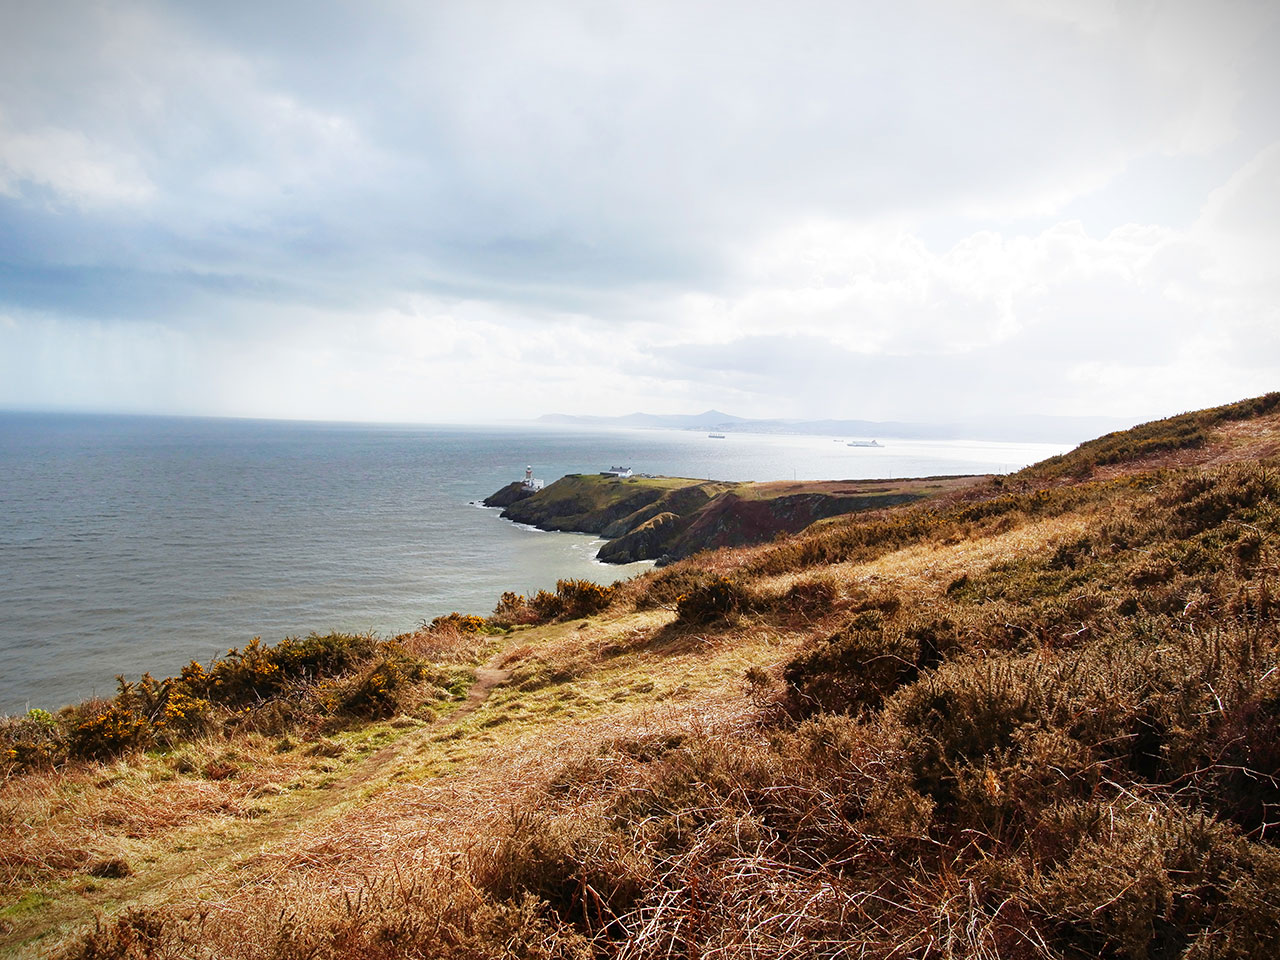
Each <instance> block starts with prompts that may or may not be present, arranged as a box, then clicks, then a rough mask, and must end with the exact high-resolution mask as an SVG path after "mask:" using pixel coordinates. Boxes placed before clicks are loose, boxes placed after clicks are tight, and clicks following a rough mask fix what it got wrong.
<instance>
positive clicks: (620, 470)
mask: <svg viewBox="0 0 1280 960" xmlns="http://www.w3.org/2000/svg"><path fill="white" fill-rule="evenodd" d="M600 474H601V476H605V477H622V478H623V479H625V478H627V477H629V476H631V468H630V467H610V468H609V469H608V470H601V471H600Z"/></svg>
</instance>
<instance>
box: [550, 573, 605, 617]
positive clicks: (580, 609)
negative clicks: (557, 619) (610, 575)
mask: <svg viewBox="0 0 1280 960" xmlns="http://www.w3.org/2000/svg"><path fill="white" fill-rule="evenodd" d="M613 590H614V588H613V587H611V586H610V587H602V586H600V584H598V583H593V582H592V581H590V580H557V581H556V596H557V597H558V598H559V600H560V616H562V617H564V618H565V619H569V620H572V619H575V618H577V617H589V616H591V615H592V614H593V613H599V612H600V611H601V610H603V609H604V608H605V607H607V606H609V603H610V602H611V601H612V600H613Z"/></svg>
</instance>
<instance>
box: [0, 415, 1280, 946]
mask: <svg viewBox="0 0 1280 960" xmlns="http://www.w3.org/2000/svg"><path fill="white" fill-rule="evenodd" d="M1275 419H1276V418H1275V417H1270V418H1268V420H1267V421H1266V423H1265V424H1263V427H1260V428H1259V427H1257V425H1256V424H1255V425H1254V427H1251V428H1250V431H1253V432H1250V431H1247V430H1245V429H1244V428H1243V427H1242V426H1241V423H1252V422H1251V421H1242V422H1239V423H1230V424H1228V425H1227V427H1226V428H1225V429H1226V430H1228V431H1231V430H1235V431H1236V433H1237V434H1239V436H1236V440H1238V441H1239V442H1240V443H1242V444H1246V445H1247V449H1250V450H1256V449H1261V447H1260V446H1259V445H1260V444H1262V445H1265V444H1266V443H1269V442H1272V440H1269V439H1268V437H1269V436H1272V435H1271V434H1270V433H1269V431H1271V430H1272V429H1276V430H1280V422H1277V423H1275V424H1271V421H1272V420H1275ZM1232 436H1235V434H1232ZM1202 449H1203V448H1202ZM1054 483H1055V484H1057V481H1056V480H1055V481H1054ZM1024 486H1025V484H1024ZM1277 488H1278V484H1277V481H1276V479H1275V473H1274V467H1271V468H1267V469H1256V468H1252V467H1248V466H1245V467H1235V466H1232V467H1229V468H1224V469H1221V470H1214V471H1210V472H1207V473H1206V472H1189V471H1183V472H1180V473H1179V472H1175V473H1168V474H1158V475H1149V476H1145V477H1143V478H1142V479H1141V480H1140V481H1130V480H1129V479H1121V480H1118V481H1116V482H1111V483H1093V484H1085V485H1076V486H1072V485H1069V484H1064V485H1055V486H1054V487H1053V488H1052V490H1050V491H1049V492H1047V493H1043V494H1042V493H1037V492H1036V491H1035V490H1033V489H1030V488H1027V489H1023V488H1022V487H1019V488H1018V489H1017V490H1016V491H1013V492H1011V491H1010V490H1007V489H1004V488H1002V486H1001V485H999V484H994V483H993V484H992V485H991V486H990V488H989V489H987V490H986V494H985V496H987V497H988V499H986V500H984V499H982V498H981V497H979V496H977V495H975V494H974V492H973V491H972V490H971V491H968V492H966V493H964V494H956V496H955V497H954V498H953V499H952V500H951V501H949V502H947V503H945V504H938V503H935V504H932V505H930V506H929V507H927V508H924V509H923V510H922V511H921V512H918V513H913V514H910V515H908V514H907V513H905V512H904V513H903V514H902V515H901V516H900V517H899V519H897V520H895V519H894V518H893V517H890V516H888V515H881V516H875V517H863V518H859V519H858V520H855V521H839V522H836V523H832V524H827V525H823V526H822V527H821V528H819V529H816V530H813V531H811V532H809V533H808V534H803V535H801V536H800V537H797V538H791V539H789V540H787V541H783V542H780V543H778V544H772V545H767V546H762V547H758V548H752V549H748V550H738V551H719V552H716V553H713V554H709V555H706V556H704V557H700V558H698V559H697V560H696V561H695V562H692V563H691V562H689V561H685V562H683V563H681V564H676V565H673V566H672V567H670V568H667V569H666V570H663V571H660V572H658V573H657V574H655V575H652V576H650V577H647V578H643V579H641V580H637V581H633V582H631V583H628V584H624V585H622V586H621V587H620V588H619V589H618V590H617V591H615V600H614V604H613V606H612V607H611V608H610V610H609V611H607V612H606V613H604V614H603V615H600V616H596V617H593V618H591V619H589V620H586V621H571V622H560V623H554V624H549V625H543V626H538V627H534V628H531V629H519V630H516V631H514V632H512V633H510V634H508V635H505V636H503V637H499V638H488V637H483V636H476V635H471V634H469V635H466V636H463V635H452V634H450V635H448V636H446V635H444V633H445V632H444V631H435V632H431V631H423V632H420V633H419V634H416V635H412V636H410V637H407V638H402V642H404V644H405V646H407V647H409V648H410V652H411V653H414V654H416V655H419V656H428V657H430V658H432V659H434V660H436V661H448V662H452V663H455V664H462V663H475V662H478V660H479V659H482V658H487V661H488V667H487V668H486V669H487V670H492V671H495V672H494V673H491V674H490V673H486V674H485V676H486V677H488V678H489V680H491V681H493V682H495V683H497V685H495V686H492V687H489V686H488V683H487V682H486V683H485V684H483V685H481V686H479V687H477V688H476V691H477V692H476V695H475V696H474V697H472V698H471V700H470V701H468V702H467V703H466V704H464V705H462V706H461V707H459V706H458V704H457V702H456V701H454V702H453V703H452V708H453V710H454V712H453V713H452V714H447V715H442V716H440V717H439V718H437V719H435V720H434V722H427V720H426V719H425V718H420V719H415V718H401V719H400V720H398V721H393V722H389V723H375V724H371V725H369V726H368V727H365V728H362V729H353V730H349V731H347V732H345V733H342V734H334V739H335V740H340V741H342V743H343V746H341V747H339V748H337V749H338V750H340V751H343V755H342V756H339V757H325V756H323V754H324V753H327V752H332V751H330V750H328V749H327V748H326V749H320V750H312V751H311V753H310V755H309V754H308V752H307V751H308V749H309V747H308V745H304V744H294V745H293V746H292V747H291V748H290V749H288V750H286V751H285V752H284V753H283V754H281V755H279V756H276V757H271V756H265V755H263V756H262V757H261V763H262V765H263V772H261V773H255V774H254V775H255V776H259V777H260V779H262V781H263V790H265V791H266V792H265V793H264V792H259V793H258V794H257V795H253V794H251V793H246V794H243V795H241V794H237V793H236V791H237V790H239V789H243V788H244V787H245V786H246V784H247V782H248V781H247V780H246V779H245V778H247V777H249V776H250V775H249V774H238V775H237V776H234V777H229V778H227V779H226V780H208V779H207V777H206V778H205V779H203V780H199V782H198V783H197V782H196V781H197V778H194V777H191V776H189V775H186V774H183V775H180V776H176V777H175V778H174V779H173V780H170V781H164V782H160V781H159V778H156V781H157V782H155V783H152V782H151V781H150V780H149V779H148V777H149V776H150V775H149V774H148V775H147V776H144V775H143V773H144V772H145V771H148V770H150V771H158V770H162V769H164V768H163V763H164V761H158V760H147V761H145V762H135V763H122V764H119V765H116V766H115V767H112V768H111V769H112V770H114V771H115V773H114V774H113V777H114V779H113V778H112V777H108V778H105V779H103V780H102V782H103V783H104V784H105V785H104V786H102V787H95V786H93V785H91V784H89V783H87V782H79V781H76V780H75V778H74V777H73V778H70V779H65V780H62V781H58V780H56V779H46V780H41V779H39V778H36V777H32V778H29V779H27V780H25V781H24V784H25V786H21V787H19V785H18V784H17V783H16V782H14V783H8V784H6V785H5V787H4V790H5V791H7V792H6V793H4V794H3V795H2V796H4V797H6V798H11V801H10V805H9V806H8V807H7V808H6V813H5V817H6V818H7V819H6V820H5V821H4V825H5V829H6V830H7V831H8V835H9V836H10V837H18V835H19V834H20V833H21V832H22V831H23V830H27V829H34V831H35V832H34V833H33V835H32V836H33V839H31V840H30V842H29V843H28V845H27V846H26V847H23V848H22V849H23V850H25V851H27V853H26V854H24V855H27V856H35V855H36V854H37V853H39V852H40V848H41V846H42V845H43V846H45V847H47V848H48V850H49V851H50V852H51V856H53V854H54V853H57V856H60V857H62V858H63V860H66V861H67V863H66V864H65V865H63V866H59V865H58V863H57V862H55V861H56V857H54V859H53V860H51V861H50V863H49V864H47V865H44V866H42V865H41V864H40V863H39V862H33V865H32V866H31V867H30V869H31V870H32V871H34V872H32V873H28V874H26V876H27V877H28V878H32V877H35V876H37V874H39V875H42V876H46V877H54V876H62V877H64V878H65V877H67V876H72V875H73V873H72V871H75V870H80V869H82V867H83V864H84V859H85V858H86V857H96V858H110V857H113V856H120V857H122V858H123V859H125V860H126V861H127V862H129V863H130V864H131V865H133V866H134V868H135V869H134V873H133V875H131V876H128V877H122V878H120V879H115V880H101V881H95V882H97V883H100V884H101V885H102V887H103V888H112V889H115V890H117V891H120V893H119V894H117V895H115V896H113V897H106V896H103V895H101V894H84V895H79V894H77V896H81V899H79V900H76V899H74V898H73V897H72V896H71V895H69V894H68V893H67V892H66V891H65V890H63V891H62V892H61V893H59V892H58V891H57V890H56V885H47V886H45V887H44V891H45V895H50V896H53V898H54V899H53V900H52V902H51V905H48V906H46V907H44V908H41V907H40V906H39V904H32V905H31V906H30V907H29V908H28V909H27V912H26V916H28V917H40V916H43V917H44V922H45V926H46V928H54V929H56V928H58V927H59V926H61V928H62V929H63V930H64V931H71V930H73V929H74V928H75V927H76V926H77V924H78V925H79V926H80V929H81V931H82V933H81V934H80V935H78V936H69V937H67V938H65V939H63V940H61V941H54V940H50V941H49V943H48V944H47V945H44V944H40V943H28V944H27V946H25V947H23V948H22V949H23V950H25V951H26V952H27V953H28V954H30V955H38V954H51V955H52V954H56V953H58V952H59V951H65V955H66V956H74V957H83V958H88V957H94V958H107V957H114V958H125V957H135V956H148V957H165V958H168V957H173V958H177V957H184V958H186V957H226V958H231V960H284V958H295V957H297V958H302V957H308V958H329V957H333V958H337V957H344V956H367V957H375V958H386V960H392V958H397V960H398V958H410V957H415V958H416V957H445V958H464V957H465V958H479V957H547V958H550V957H566V958H568V957H573V958H578V957H582V958H585V957H588V956H590V957H627V958H658V957H664V958H666V957H682V958H693V957H698V958H709V957H722V958H729V957H734V958H736V957H743V956H746V957H796V958H800V957H805V958H808V957H850V956H856V957H868V958H883V960H889V958H894V960H899V958H921V960H924V958H929V960H933V958H942V957H966V958H983V960H1022V958H1053V960H1079V958H1082V957H1096V956H1107V957H1116V958H1121V957H1124V958H1133V960H1175V958H1176V960H1209V958H1227V957H1234V958H1249V960H1254V958H1257V960H1263V958H1270V957H1273V956H1276V955H1280V853H1277V852H1276V850H1275V847H1274V842H1275V834H1276V824H1277V823H1280V749H1278V748H1276V747H1275V743H1276V742H1277V739H1276V738H1277V737H1280V680H1277V679H1276V678H1277V677H1280V673H1277V671H1278V670H1280V547H1277V543H1278V542H1280V541H1277V537H1280V490H1278V489H1277ZM903 518H905V519H903ZM858 524H864V525H865V526H862V527H858V526H857V525H858ZM868 531H871V534H870V535H869V534H868ZM880 534H883V535H884V537H885V539H884V540H883V542H881V541H878V540H876V537H878V536H880ZM822 556H829V557H834V558H836V559H835V560H834V562H827V563H817V562H814V558H815V557H822ZM720 576H725V577H729V578H732V579H734V581H735V583H736V587H735V589H740V590H741V599H742V601H743V602H742V603H741V604H740V605H738V606H737V607H736V608H735V609H733V610H728V611H725V612H723V613H722V614H721V613H717V615H716V616H714V617H708V618H707V619H706V622H702V621H698V622H696V623H695V622H692V621H690V620H689V619H688V618H686V619H685V621H684V622H680V620H679V618H678V617H677V615H676V607H677V604H676V603H675V601H674V597H675V596H677V595H678V593H676V592H675V591H676V590H677V589H680V590H683V589H688V588H690V587H693V588H697V587H698V586H699V585H705V584H706V583H708V582H711V581H712V580H714V579H715V578H716V577H720ZM663 578H666V579H665V580H664V579H663ZM655 584H658V585H660V586H661V585H663V584H665V587H669V588H670V591H668V592H670V593H671V596H670V597H668V595H667V593H666V592H663V591H662V590H659V589H658V587H655ZM664 589H665V588H664ZM885 657H889V658H891V659H892V660H893V669H892V670H883V669H881V667H883V666H884V663H883V662H882V661H883V660H884V658H885ZM508 671H509V673H508ZM504 677H505V678H506V679H505V681H502V682H498V681H500V680H501V679H502V678H504ZM806 684H808V686H806ZM805 690H811V691H813V692H814V696H812V697H810V698H808V699H805V698H804V697H802V696H800V694H801V693H802V692H803V691H805ZM266 746H267V744H266V743H265V742H264V743H263V744H261V747H262V748H263V749H265V747H266ZM254 756H256V755H254ZM210 759H216V758H214V757H211V758H210ZM246 759H249V758H248V757H246ZM273 763H274V764H276V765H277V766H276V767H273V766H272V764H273ZM290 764H295V766H294V767H290ZM297 765H300V766H297ZM325 765H328V769H323V767H324V766H325ZM104 769H106V768H104ZM272 770H278V772H279V776H280V777H281V778H284V777H285V772H286V771H291V772H290V774H289V775H290V776H292V777H294V778H295V779H296V780H305V779H306V778H308V777H310V778H312V779H311V780H310V781H309V782H311V783H312V784H313V785H314V786H315V787H316V789H305V788H304V789H300V790H298V791H296V796H294V795H292V794H280V795H273V794H272V793H271V786H272V782H273V781H272V778H273V777H274V776H275V774H273V773H271V771H272ZM183 777H186V778H187V779H183ZM131 778H132V779H131ZM187 780H191V781H192V782H191V784H190V785H187ZM174 784H179V785H180V789H179V787H175V786H173V785H174ZM166 787H169V788H170V789H173V790H175V791H176V792H175V793H174V794H173V795H174V797H175V798H177V800H178V801H179V802H178V803H177V805H176V807H175V808H174V809H173V810H171V811H168V812H165V813H163V814H161V813H160V812H156V811H153V810H151V808H152V807H156V806H160V805H161V801H162V798H165V796H166V795H165V793H164V790H165V789H166ZM183 791H186V792H183ZM237 797H239V798H240V799H239V801H236V798H237ZM107 798H110V799H107ZM218 798H222V799H223V800H226V801H228V802H240V803H243V804H245V805H246V806H248V807H250V808H253V807H256V806H258V805H260V809H258V810H257V812H256V813H255V814H254V818H253V819H245V818H244V817H243V816H236V815H235V814H234V813H227V814H224V813H219V812H218V811H216V810H215V809H214V804H215V803H216V802H217V800H218ZM117 808H118V809H117ZM68 811H69V812H68ZM113 811H114V812H113ZM112 818H116V820H115V821H113V819H112ZM214 826H217V827H218V828H220V829H223V832H224V834H225V836H224V837H223V838H222V839H221V840H218V841H217V842H213V841H212V840H210V841H209V842H204V843H200V842H199V841H198V840H197V841H196V844H197V845H196V846H195V847H193V849H192V850H191V851H190V852H189V853H187V854H181V853H175V854H173V855H171V856H168V857H165V858H161V860H160V861H159V862H156V863H154V864H151V863H147V862H146V861H145V859H143V860H138V858H137V857H136V856H131V854H135V853H136V850H137V848H135V847H131V846H129V845H130V844H131V843H137V844H142V843H153V842H155V841H156V840H158V839H172V838H178V837H182V838H192V837H198V836H199V834H200V832H201V831H205V832H209V831H210V828H211V827H214ZM111 830H115V831H117V834H108V833H107V831H111ZM77 831H79V832H77ZM131 832H136V833H138V834H139V836H137V837H131V836H129V834H130V833H131ZM58 834H62V836H61V838H59V837H58V836H57V835H58ZM106 836H110V837H111V838H112V839H111V842H107V843H100V844H98V845H97V846H93V843H94V841H95V840H98V839H101V838H102V837H106ZM64 841H65V843H64V846H62V847H61V848H59V847H58V846H57V844H58V843H59V842H64ZM184 842H185V841H184ZM58 851H61V852H58ZM76 857H79V858H80V859H79V860H76V859H75V858H76ZM72 861H74V862H72ZM15 863H16V861H15ZM20 869H28V868H27V867H21V868H20ZM104 869H105V868H104ZM40 871H43V874H41V873H40ZM58 871H61V873H59V872H58ZM13 876H14V877H15V878H16V877H17V874H14V875H13ZM74 876H77V877H78V876H79V874H74ZM29 882H30V879H28V880H27V881H23V880H20V879H15V880H14V881H12V882H11V889H12V890H13V891H14V892H15V893H16V892H19V891H20V890H21V889H23V888H24V886H27V885H28V884H29ZM77 882H78V881H77ZM94 897H97V899H94ZM77 906H78V907H79V912H78V913H77V912H76V907H77ZM93 906H97V907H98V908H100V909H103V910H104V911H106V912H107V913H108V914H109V915H110V916H112V917H115V918H117V919H115V920H104V921H102V922H100V923H98V924H97V925H96V928H95V929H94V931H93V932H91V933H89V934H88V935H87V936H86V935H85V934H84V933H83V931H84V929H85V924H86V921H87V920H88V912H87V911H88V908H90V907H93ZM124 908H136V912H134V913H128V912H124V913H121V912H120V911H121V910H122V909H124ZM42 909H43V910H44V911H45V912H44V913H43V914H41V912H40V911H41V910H42ZM8 922H11V923H14V922H16V921H15V920H14V919H13V917H12V916H11V917H10V918H9V920H8ZM23 922H26V921H23ZM37 928H38V926H37V925H28V926H26V927H25V928H24V929H26V930H28V931H33V930H35V929H37ZM17 939H18V938H17V936H16V934H15V935H14V936H13V937H12V938H11V939H10V940H9V941H8V943H9V944H10V945H12V944H14V943H15V942H16V940H17Z"/></svg>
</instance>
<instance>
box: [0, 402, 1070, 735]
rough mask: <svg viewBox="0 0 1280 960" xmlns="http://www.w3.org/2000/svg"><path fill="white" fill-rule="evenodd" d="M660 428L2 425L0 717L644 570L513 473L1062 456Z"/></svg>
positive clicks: (927, 472) (1048, 451)
mask: <svg viewBox="0 0 1280 960" xmlns="http://www.w3.org/2000/svg"><path fill="white" fill-rule="evenodd" d="M881 442H882V443H884V447H883V448H880V449H876V448H861V447H849V446H847V445H846V444H845V443H844V442H843V438H842V439H841V440H840V441H839V442H837V441H835V440H833V439H832V438H828V437H816V438H815V437H779V436H755V435H742V434H730V435H728V436H727V437H726V438H725V439H722V440H721V439H711V438H708V437H707V435H706V434H705V433H701V432H694V431H687V432H686V431H666V430H616V429H615V430H569V429H566V428H563V427H558V428H547V427H538V426H532V425H528V426H526V425H521V426H504V427H489V428H486V427H450V426H422V427H405V426H376V425H342V424H307V423H286V422H262V421H243V420H200V419H171V418H148V417H105V416H72V415H49V414H0V713H16V712H20V711H23V710H26V709H27V707H28V706H42V707H46V708H55V707H58V706H61V705H63V704H66V703H70V702H74V701H77V700H80V699H83V698H84V697H87V696H90V695H93V694H95V693H97V694H109V693H111V692H112V691H113V690H114V686H115V684H114V679H113V678H114V676H115V675H116V674H118V673H123V674H126V675H128V676H136V675H138V674H140V673H142V672H143V671H150V672H151V673H153V674H155V675H156V676H168V675H171V674H173V673H176V672H177V670H178V669H179V668H180V667H181V666H182V665H183V664H185V663H186V662H187V661H189V660H191V659H192V658H196V659H200V660H207V659H208V658H210V657H211V656H213V655H215V654H218V653H220V652H222V651H224V650H225V649H226V648H227V647H229V646H240V645H243V644H244V643H245V642H247V641H248V640H250V639H251V638H252V637H254V636H261V637H262V638H263V639H264V640H265V641H268V642H275V641H277V640H279V639H280V638H282V637H284V636H288V635H298V634H305V633H307V632H310V631H313V630H315V631H321V632H325V631H329V630H345V631H366V630H372V631H376V632H378V633H380V634H383V635H393V634H395V633H399V632H403V631H405V630H408V629H411V628H412V627H414V626H415V625H417V624H418V623H419V622H421V621H423V620H429V619H430V618H432V617H434V616H437V615H439V614H442V613H447V612H449V611H451V610H460V611H466V612H474V613H488V612H489V611H490V610H492V608H493V606H494V603H495V602H496V600H497V598H498V596H499V595H500V594H501V593H502V592H503V591H504V590H517V591H519V592H528V591H530V590H536V589H539V588H554V585H555V582H556V580H557V579H559V578H561V577H587V578H590V579H593V580H597V581H599V582H611V581H613V580H615V579H618V578H624V577H628V576H632V575H634V574H636V573H638V572H641V571H643V570H644V569H646V568H647V567H648V566H649V564H644V563H642V564H630V565H627V566H610V565H606V564H601V563H599V562H597V561H596V560H595V559H594V554H595V551H596V549H598V547H599V545H600V541H599V540H597V539H596V538H594V537H591V536H586V535H579V534H562V533H543V532H541V531H537V530H531V529H529V528H527V527H522V526H518V525H516V524H512V523H509V522H507V521H505V520H501V519H500V518H499V517H498V511H496V510H489V509H486V508H481V507H477V506H476V505H475V501H476V500H478V499H480V498H483V497H485V496H487V495H488V494H490V493H492V492H493V491H495V490H497V489H498V488H499V487H501V486H502V485H503V484H505V483H507V482H509V481H510V480H513V479H516V478H517V477H518V476H521V475H523V472H524V468H525V465H526V464H532V465H533V466H534V468H535V472H536V474H537V475H538V476H539V477H541V478H543V479H545V480H546V481H548V482H550V481H552V480H555V479H556V478H558V477H560V476H562V475H563V474H565V473H579V472H594V471H598V470H601V469H605V468H607V467H609V466H612V465H614V464H626V465H629V466H632V467H633V468H635V469H636V470H637V471H638V472H645V473H659V474H667V475H671V476H686V477H699V478H711V479H717V480H790V479H793V478H795V479H801V480H805V479H809V480H823V479H826V480H835V479H856V478H873V477H911V476H931V475H939V474H962V473H992V472H1008V471H1010V470H1015V469H1018V468H1020V467H1023V466H1025V465H1026V464H1029V463H1033V462H1035V461H1037V460H1041V459H1043V458H1044V457H1046V456H1050V455H1052V454H1054V453H1059V452H1061V451H1062V450H1063V449H1066V446H1067V445H1061V446H1055V445H1049V444H1013V443H991V442H965V441H909V440H901V441H897V440H882V441H881Z"/></svg>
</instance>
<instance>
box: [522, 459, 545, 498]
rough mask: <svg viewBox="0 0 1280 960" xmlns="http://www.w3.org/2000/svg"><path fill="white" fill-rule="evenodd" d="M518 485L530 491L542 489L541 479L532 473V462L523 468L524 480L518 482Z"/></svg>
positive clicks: (534, 491)
mask: <svg viewBox="0 0 1280 960" xmlns="http://www.w3.org/2000/svg"><path fill="white" fill-rule="evenodd" d="M520 486H522V487H524V488H525V489H526V490H528V491H529V492H530V493H536V492H537V491H538V490H541V489H542V481H541V480H539V479H537V478H536V477H535V476H534V475H533V464H530V465H529V466H527V467H525V468H524V480H522V481H521V482H520Z"/></svg>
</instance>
